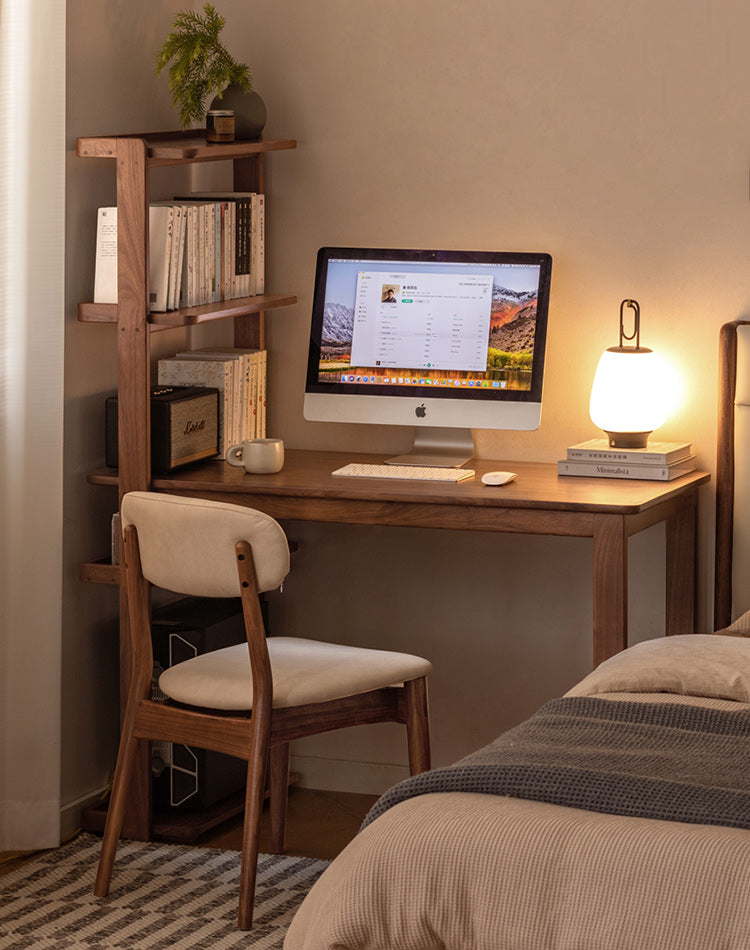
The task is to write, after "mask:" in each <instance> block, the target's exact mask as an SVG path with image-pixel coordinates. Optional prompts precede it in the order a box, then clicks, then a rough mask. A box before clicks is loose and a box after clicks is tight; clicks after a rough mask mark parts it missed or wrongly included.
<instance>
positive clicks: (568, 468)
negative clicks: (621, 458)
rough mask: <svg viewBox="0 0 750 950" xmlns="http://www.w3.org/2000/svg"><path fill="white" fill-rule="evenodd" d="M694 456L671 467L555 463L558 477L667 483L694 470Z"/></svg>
mask: <svg viewBox="0 0 750 950" xmlns="http://www.w3.org/2000/svg"><path fill="white" fill-rule="evenodd" d="M695 467H696V466H695V456H694V455H691V456H690V458H687V459H682V460H681V461H679V462H674V463H673V464H672V465H652V464H646V465H637V464H631V463H630V462H587V461H583V460H579V461H576V460H570V459H561V460H560V461H559V462H558V463H557V474H558V475H581V476H584V477H589V478H591V477H592V476H593V477H595V478H635V479H645V480H647V481H658V482H669V481H671V480H672V479H673V478H678V477H679V476H680V475H687V473H688V472H692V471H694V470H695Z"/></svg>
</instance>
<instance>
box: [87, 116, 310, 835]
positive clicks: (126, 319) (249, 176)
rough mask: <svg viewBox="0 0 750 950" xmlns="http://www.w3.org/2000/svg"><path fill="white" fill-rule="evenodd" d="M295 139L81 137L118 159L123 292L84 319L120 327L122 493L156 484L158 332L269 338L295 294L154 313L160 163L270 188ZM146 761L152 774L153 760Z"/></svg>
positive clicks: (140, 819)
mask: <svg viewBox="0 0 750 950" xmlns="http://www.w3.org/2000/svg"><path fill="white" fill-rule="evenodd" d="M296 145H297V143H296V141H295V140H294V139H269V140H259V141H253V142H231V143H227V144H215V143H207V142H206V140H205V138H204V137H203V136H200V135H196V133H195V132H194V131H193V132H158V133H143V134H130V135H108V136H97V137H82V138H79V139H77V142H76V155H77V156H78V157H81V158H89V159H97V160H102V159H106V160H109V161H114V163H115V173H116V184H117V195H116V203H117V216H118V220H117V237H118V246H117V270H118V281H117V300H118V302H117V303H116V304H100V303H91V302H83V303H80V304H79V305H78V320H79V321H81V322H83V323H108V324H112V325H113V326H115V327H116V328H117V337H116V343H114V341H113V344H114V345H116V347H117V376H118V379H117V384H118V397H119V398H118V438H119V446H118V454H119V472H118V475H117V484H118V486H119V496H120V498H121V497H122V496H123V495H124V494H125V493H126V492H129V491H147V490H149V488H150V487H151V445H150V434H151V424H150V391H151V385H152V380H151V354H150V342H149V341H150V336H151V333H153V332H157V331H159V330H164V329H169V328H174V327H189V326H195V325H199V324H202V323H207V322H210V321H215V320H232V321H233V322H234V345H235V346H236V347H238V348H248V349H258V348H264V347H265V314H266V312H267V311H272V310H276V309H278V308H282V307H287V306H291V305H293V304H295V303H296V302H297V298H296V296H295V295H293V294H263V295H260V296H253V297H243V298H237V299H233V300H227V301H223V302H221V303H212V304H204V305H201V306H196V307H188V308H184V309H178V310H170V311H167V312H166V313H151V312H150V311H149V307H148V299H149V287H148V262H149V246H148V230H149V229H148V214H149V212H148V207H149V201H150V198H151V196H150V177H149V173H150V170H151V169H152V168H156V167H163V166H169V165H188V164H194V163H203V162H217V161H221V162H226V161H231V162H232V166H233V190H234V191H243V192H258V193H261V194H262V193H264V191H265V188H264V161H265V157H266V155H267V154H268V153H270V152H279V151H287V150H290V149H294V148H296ZM79 576H80V579H81V580H82V581H85V582H87V583H96V584H119V581H120V571H119V568H118V567H117V566H113V565H111V564H107V563H104V562H88V563H84V564H82V565H81V567H80V572H79ZM127 624H128V621H127V603H126V600H125V591H124V589H123V588H122V586H121V588H120V658H121V663H120V696H121V710H122V714H124V697H125V695H126V691H127V683H128V678H129V675H130V662H129V644H128V631H127ZM138 771H139V772H141V774H142V775H147V774H148V762H147V761H146V760H145V759H144V761H143V762H141V763H139V765H138ZM150 813H151V809H150V805H148V804H146V805H145V806H144V803H139V804H138V806H137V807H135V808H134V809H133V816H132V817H131V818H129V819H128V820H127V821H126V828H125V831H124V833H125V834H126V836H128V837H132V838H139V839H143V838H147V837H150V834H151V827H150Z"/></svg>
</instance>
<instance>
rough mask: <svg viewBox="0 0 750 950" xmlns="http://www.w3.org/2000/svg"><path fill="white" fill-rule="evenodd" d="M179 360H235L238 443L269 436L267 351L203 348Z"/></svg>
mask: <svg viewBox="0 0 750 950" xmlns="http://www.w3.org/2000/svg"><path fill="white" fill-rule="evenodd" d="M175 358H177V359H217V360H218V359H233V360H235V361H236V362H235V365H236V367H237V369H236V371H235V375H234V389H233V392H234V398H235V405H234V407H233V417H234V418H235V421H236V422H238V424H239V433H240V434H239V435H238V438H237V439H236V441H237V442H242V441H244V440H245V439H262V438H265V434H266V367H267V354H266V351H265V350H255V349H243V348H240V347H232V348H230V349H223V348H222V347H218V346H216V347H203V348H200V349H197V350H183V351H181V352H179V353H177V354H175Z"/></svg>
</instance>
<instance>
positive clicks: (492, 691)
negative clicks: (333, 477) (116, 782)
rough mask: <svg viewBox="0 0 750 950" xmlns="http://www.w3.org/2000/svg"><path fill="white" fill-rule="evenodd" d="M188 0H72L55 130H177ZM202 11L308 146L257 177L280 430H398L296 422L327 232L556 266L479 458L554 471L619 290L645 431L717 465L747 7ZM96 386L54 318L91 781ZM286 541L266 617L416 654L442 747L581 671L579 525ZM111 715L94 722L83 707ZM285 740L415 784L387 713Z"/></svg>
mask: <svg viewBox="0 0 750 950" xmlns="http://www.w3.org/2000/svg"><path fill="white" fill-rule="evenodd" d="M182 6H184V4H177V3H167V2H161V3H156V4H154V3H151V4H149V5H148V6H146V5H145V4H143V5H141V4H131V3H126V2H124V0H123V2H111V0H108V2H106V3H101V4H93V5H92V4H87V3H84V2H83V0H68V9H69V14H68V15H69V21H70V25H69V43H70V46H71V50H72V51H75V52H76V54H77V55H76V56H71V61H70V75H69V89H68V96H69V100H70V111H69V116H70V118H69V121H70V126H69V130H70V132H71V134H72V135H75V134H82V133H88V132H94V133H96V132H103V131H111V130H112V129H113V128H114V129H116V130H129V129H134V128H146V127H149V126H150V125H151V126H165V125H173V124H174V122H173V120H172V117H171V112H170V107H169V104H168V102H167V101H166V95H165V85H166V82H165V80H164V79H162V78H159V79H157V78H155V77H153V75H152V73H151V72H150V64H151V61H152V58H153V53H154V52H155V50H156V48H157V46H158V43H159V41H160V39H161V36H162V35H163V33H164V32H165V29H166V27H167V24H168V21H169V17H170V11H171V10H174V9H178V8H181V7H182ZM217 6H218V8H219V9H220V11H221V12H222V13H223V14H224V15H225V16H226V17H227V19H228V23H229V28H228V30H227V39H228V42H229V45H230V48H231V50H232V52H233V53H234V54H235V55H236V56H237V57H238V58H241V59H243V60H245V61H247V62H248V63H249V65H250V67H251V71H252V73H253V75H254V78H255V83H256V88H257V89H258V91H259V92H260V93H261V95H262V96H263V97H264V99H265V101H266V104H267V107H268V111H269V123H268V127H267V134H269V135H271V136H274V135H279V136H293V137H296V138H297V139H298V141H299V147H298V149H297V150H296V151H295V152H287V153H282V154H278V155H274V156H271V158H270V160H269V169H268V190H269V211H268V215H269V222H268V256H267V259H268V284H269V286H270V288H271V289H273V290H279V291H290V292H293V293H296V294H297V295H298V296H299V301H300V302H299V305H298V306H297V307H294V308H291V309H289V310H285V311H281V312H278V313H276V314H273V315H272V317H271V320H270V324H271V329H270V352H271V382H270V408H269V418H270V428H271V430H272V433H273V434H276V435H280V436H282V437H283V438H285V439H286V440H287V443H288V444H289V445H291V446H298V447H330V448H349V449H352V450H354V449H367V448H373V449H383V450H391V449H394V450H395V449H400V448H401V447H402V446H404V444H405V442H406V439H405V436H404V435H403V433H401V432H400V431H399V430H397V429H375V430H372V429H371V428H370V427H354V426H348V425H347V426H345V425H321V424H313V423H307V422H305V421H304V420H303V419H302V378H303V373H304V362H305V350H306V335H307V327H308V317H309V310H310V293H311V286H312V278H313V270H314V260H315V253H316V251H317V248H318V247H319V246H320V245H323V244H339V243H340V244H351V245H358V244H361V245H368V244H373V245H382V246H416V247H461V248H463V247H468V248H480V249H481V248H491V249H498V248H499V249H506V248H507V249H521V250H543V251H548V252H550V253H551V254H552V256H553V259H554V266H553V282H552V298H551V299H552V302H551V310H550V333H549V339H548V350H547V352H548V364H547V366H548V372H547V379H546V387H545V394H544V412H543V419H542V425H541V427H540V429H539V430H538V431H537V432H533V433H522V434H521V433H519V434H512V433H487V432H483V433H476V434H475V437H476V442H477V448H478V451H479V454H481V455H483V456H486V457H492V458H498V459H503V460H509V459H513V458H528V459H537V460H547V461H554V460H556V459H557V458H559V457H561V455H562V454H563V453H564V450H565V448H566V446H567V445H568V444H570V443H572V442H575V441H580V440H582V439H585V438H589V437H592V436H594V435H596V434H597V433H596V431H595V429H594V427H593V425H592V424H591V422H590V421H589V419H588V395H589V390H590V383H591V380H592V378H593V374H594V369H595V367H596V362H597V359H598V357H599V354H600V352H601V351H602V350H603V349H604V348H605V347H607V346H609V345H612V344H613V343H614V342H616V329H617V318H618V310H619V304H620V301H621V300H622V299H623V298H624V297H634V298H635V299H637V300H638V301H639V302H640V305H641V310H642V319H643V333H642V336H643V342H644V343H645V344H646V345H650V346H653V347H654V348H655V349H658V350H659V352H660V353H662V354H663V355H664V356H666V357H667V358H669V359H670V360H671V361H672V362H673V364H674V365H675V366H676V368H677V370H678V371H679V373H680V374H681V376H682V377H683V379H684V381H685V385H686V396H685V400H684V403H683V405H682V406H681V408H680V410H679V411H678V413H677V414H676V415H675V416H674V417H673V418H672V419H671V420H670V421H669V422H668V423H667V424H666V425H665V426H664V427H663V429H662V430H660V431H659V436H660V437H661V438H665V439H676V440H677V439H680V440H682V439H684V440H691V441H692V442H693V443H694V444H695V447H696V450H697V453H698V456H699V462H700V464H701V466H703V467H707V468H712V467H713V460H714V456H715V416H716V368H717V367H716V362H717V361H716V351H717V337H718V329H719V326H720V325H721V324H722V323H723V322H725V321H728V320H732V319H735V318H738V317H742V316H745V315H746V313H747V301H748V279H747V276H746V269H747V247H748V244H750V205H749V202H748V151H749V150H748V139H749V137H750V136H749V134H748V131H747V118H746V117H747V113H748V108H747V99H748V95H749V94H748V92H747V82H746V62H747V60H746V50H745V48H744V34H745V32H746V31H745V29H744V28H745V27H750V11H748V10H747V8H746V7H745V5H743V4H741V3H739V2H734V0H715V2H714V3H713V4H712V5H711V8H710V10H708V9H706V8H705V5H703V4H688V5H685V4H683V3H679V2H677V0H648V2H646V0H633V2H631V3H629V4H627V5H622V4H615V5H607V4H601V3H595V2H593V0H569V2H567V3H565V4H562V3H552V2H542V0H523V2H517V0H492V2H489V0H467V2H465V3H462V4H455V3H453V2H448V0H408V2H406V3H404V2H403V0H402V2H400V3H395V2H393V0H356V2H355V3H352V2H351V0H319V2H316V3H314V4H310V3H308V2H303V0H254V2H253V3H252V4H247V3H246V2H244V0H222V2H220V3H218V4H217ZM132 8H136V12H132ZM92 31H93V33H94V35H93V37H92V35H91V33H92ZM82 165H86V163H82V162H81V161H80V160H75V159H71V164H70V169H69V197H68V202H69V210H68V215H69V229H70V234H71V251H70V252H69V254H70V262H69V274H70V276H69V284H70V287H69V309H70V307H72V301H73V300H75V299H77V298H78V296H80V295H81V294H83V295H85V293H86V287H87V286H88V285H90V281H91V279H92V267H91V260H92V253H91V252H92V240H93V216H92V212H93V209H94V208H95V207H96V204H97V203H104V201H105V198H106V196H107V194H108V189H109V188H110V187H111V180H110V178H109V177H108V176H107V174H105V173H104V172H103V171H102V170H101V169H98V168H97V169H94V168H91V167H89V166H88V165H87V166H86V167H85V168H83V167H81V166H82ZM107 200H109V199H107ZM69 319H70V320H72V315H71V313H69ZM113 379H114V364H113V352H112V336H111V334H110V333H109V330H108V329H107V328H96V327H93V328H92V327H79V326H77V325H76V324H74V323H71V324H70V325H69V348H68V380H69V382H68V423H67V427H66V438H67V439H68V443H67V445H68V451H67V472H68V482H69V484H68V489H67V496H66V497H67V502H66V514H67V520H68V522H69V523H70V525H71V527H72V528H74V529H75V530H71V532H70V533H69V538H68V552H69V564H70V576H69V578H68V583H69V588H68V590H69V605H70V606H69V608H68V610H69V617H68V620H69V624H68V629H69V634H68V646H69V650H68V656H69V664H70V665H69V669H68V673H69V675H70V676H72V675H73V672H72V671H73V669H75V671H76V673H75V676H76V680H75V682H76V695H75V696H72V695H71V696H69V699H68V703H67V705H66V723H67V732H68V735H69V736H70V737H72V736H76V737H85V741H86V743H87V744H86V746H85V747H84V748H83V749H82V748H81V747H80V746H76V748H77V749H78V750H79V751H77V752H73V751H72V747H73V741H72V738H71V739H70V743H69V745H70V755H71V756H72V763H71V760H70V759H69V765H68V770H69V772H68V776H69V777H68V783H69V788H70V790H71V794H72V790H73V789H74V788H77V789H79V790H83V789H86V788H89V787H91V785H92V784H94V783H93V782H91V781H89V780H90V779H93V778H94V776H93V775H92V771H95V772H96V773H97V775H96V778H97V780H98V778H99V777H100V775H101V773H102V772H103V770H104V763H105V762H106V761H107V753H108V751H109V747H110V745H111V744H112V742H113V734H114V714H113V712H112V703H111V698H110V701H107V696H108V695H109V691H110V685H109V681H110V679H111V677H112V676H113V675H114V661H113V658H112V653H111V645H110V641H109V639H108V638H107V637H105V636H103V635H102V631H101V630H100V629H99V628H98V625H99V624H103V622H104V620H105V619H106V618H109V617H110V616H111V613H112V608H113V604H112V596H111V592H107V591H99V590H89V589H85V590H83V591H80V589H76V588H75V582H74V580H73V577H72V574H73V565H74V563H75V562H76V560H77V558H78V553H79V551H78V549H80V548H82V547H85V546H88V547H99V546H101V545H102V544H103V543H104V539H105V538H106V534H107V524H106V514H107V508H108V505H110V504H111V502H110V501H109V500H107V501H104V500H102V497H101V495H100V494H99V493H98V492H94V491H93V490H90V489H86V488H85V486H83V485H82V477H83V473H84V472H85V470H86V469H87V468H88V467H90V465H91V464H97V459H100V457H101V442H100V422H99V415H98V413H99V409H100V402H101V399H100V396H101V393H102V392H104V391H105V390H107V389H108V388H110V387H111V386H112V383H113ZM702 502H703V511H704V516H703V520H702V529H701V629H709V627H710V589H711V584H712V579H711V571H712V550H711V546H712V517H713V510H712V509H713V502H712V492H711V490H710V489H707V490H704V492H703V496H702ZM92 515H93V519H92ZM289 533H290V535H291V536H292V537H293V538H295V539H296V540H298V541H299V542H300V551H299V553H298V554H297V555H296V556H295V561H294V573H293V575H292V577H291V578H290V580H289V582H288V584H287V585H286V587H285V591H284V594H283V595H281V596H275V597H274V598H273V604H272V606H273V622H274V627H275V629H276V631H277V632H279V633H281V632H287V631H291V632H301V633H310V634H311V635H313V636H321V637H323V636H328V635H330V633H331V632H332V631H335V632H336V633H337V634H341V635H343V636H345V637H346V638H347V639H350V640H351V641H352V642H369V643H376V644H377V643H381V644H383V645H384V646H388V647H398V648H402V649H408V650H414V651H419V652H422V653H423V654H425V655H427V656H429V657H430V658H431V659H432V660H433V662H434V663H435V667H436V670H435V674H434V676H433V682H432V703H433V726H434V751H435V760H436V762H437V763H438V764H442V763H444V762H447V761H450V760H452V759H455V758H456V757H457V756H459V755H461V754H464V753H466V752H468V751H470V750H471V749H472V748H474V747H476V746H477V745H478V744H479V743H481V742H484V741H487V740H488V739H490V738H491V737H492V736H494V735H495V734H496V733H497V732H498V731H500V730H501V729H502V728H505V727H507V726H509V725H511V724H513V723H515V722H517V721H518V720H519V719H520V718H522V717H523V716H524V715H526V714H527V713H528V712H530V711H531V710H532V709H533V708H534V707H535V706H537V705H538V704H539V703H540V702H543V701H544V700H545V699H547V698H550V697H552V696H554V695H556V694H559V693H560V692H561V691H563V690H564V689H565V688H566V687H567V686H569V685H570V684H572V683H573V682H574V681H575V680H576V679H577V678H579V677H580V676H581V675H582V674H583V673H585V672H586V671H587V669H588V668H589V666H590V658H591V632H590V631H591V591H590V577H591V549H590V545H589V544H588V543H587V542H585V541H579V540H573V539H544V538H526V537H514V538H510V537H492V536H481V537H480V536H475V535H468V534H462V533H457V534H456V533H450V532H449V533H445V532H438V531H425V532H418V531H413V532H410V531H407V530H400V529H399V530H396V529H379V528H369V529H363V528H355V527H349V526H315V525H290V526H289ZM82 539H85V542H84V540H82ZM663 556H664V541H663V533H662V532H661V531H660V529H658V528H656V529H651V530H650V531H649V532H646V533H645V534H644V535H643V536H642V537H638V538H636V539H634V540H633V541H632V542H631V560H632V565H631V567H632V574H631V581H632V583H631V595H632V625H633V629H634V638H635V639H642V638H645V637H649V636H656V635H658V634H659V632H660V630H661V624H662V621H663V610H664V604H663V589H662V576H661V571H662V562H663ZM82 617H83V618H84V623H83V624H82V626H81V625H80V624H79V623H78V621H79V620H80V619H81V618H82ZM74 628H75V630H76V631H79V630H80V629H83V631H84V632H83V633H79V632H75V633H74V632H73V630H74ZM100 663H101V669H102V674H101V675H102V677H103V680H102V679H100V678H99V674H98V673H97V670H98V668H99V664H100ZM105 682H106V683H107V685H106V686H105V685H104V683H105ZM92 684H93V685H92ZM99 708H104V709H106V710H107V714H108V715H107V716H105V717H104V718H102V717H96V718H95V719H94V721H93V722H92V712H93V711H94V710H95V709H99ZM84 749H85V755H84ZM89 749H91V750H93V752H90V751H89ZM297 751H298V753H299V758H298V760H297V761H298V764H299V765H300V767H301V768H302V770H303V777H304V779H305V780H306V781H310V782H311V783H315V784H329V785H332V784H339V785H340V786H341V787H360V788H363V789H364V788H377V787H378V786H380V785H382V784H384V783H385V782H386V781H389V780H390V779H391V778H393V777H400V775H401V774H403V763H404V761H405V756H404V753H403V750H402V745H401V740H400V736H399V735H398V734H397V732H396V731H395V730H394V731H390V729H385V730H381V731H380V732H377V731H376V730H374V729H373V730H365V731H364V732H362V733H360V734H356V733H352V734H350V735H345V734H342V735H341V736H336V737H334V736H329V737H323V738H321V739H317V740H314V741H313V740H310V741H309V742H308V743H306V744H304V745H303V746H301V747H299V748H298V750H297ZM92 762H93V763H96V765H95V766H93V767H92ZM352 762H358V763H361V762H365V763H369V765H367V766H360V765H357V766H355V767H353V766H352V765H351V763H352ZM84 774H85V775H86V781H82V779H81V776H82V775H84Z"/></svg>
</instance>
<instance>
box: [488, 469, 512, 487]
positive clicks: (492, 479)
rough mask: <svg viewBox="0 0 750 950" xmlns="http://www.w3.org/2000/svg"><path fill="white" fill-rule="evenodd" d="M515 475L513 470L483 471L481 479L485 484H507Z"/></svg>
mask: <svg viewBox="0 0 750 950" xmlns="http://www.w3.org/2000/svg"><path fill="white" fill-rule="evenodd" d="M515 477H516V473H515V472H485V474H484V475H482V481H483V482H484V484H485V485H507V484H508V482H512V481H513V479H514V478H515Z"/></svg>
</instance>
